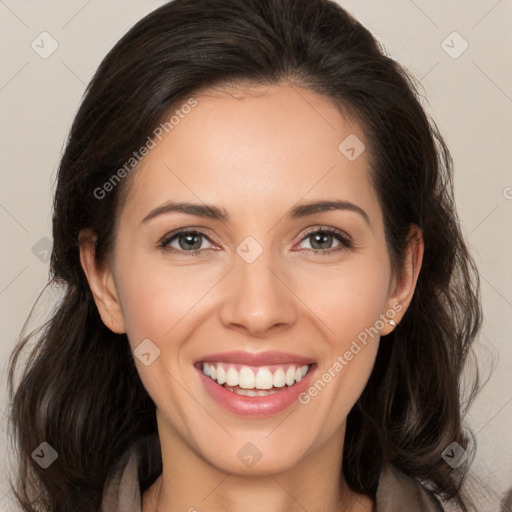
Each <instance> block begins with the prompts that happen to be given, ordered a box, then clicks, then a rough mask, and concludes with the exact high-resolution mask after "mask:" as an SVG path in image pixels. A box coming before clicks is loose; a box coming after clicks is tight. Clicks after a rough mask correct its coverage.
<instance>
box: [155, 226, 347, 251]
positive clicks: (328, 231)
mask: <svg viewBox="0 0 512 512" xmlns="http://www.w3.org/2000/svg"><path fill="white" fill-rule="evenodd" d="M317 233H323V234H325V235H332V236H333V237H334V238H335V239H336V240H338V241H339V242H340V243H341V245H339V246H338V247H335V248H334V249H308V250H309V251H311V252H313V254H315V255H319V254H320V255H321V254H332V253H336V252H340V251H345V250H347V249H350V248H351V247H352V242H351V241H350V239H349V238H348V237H347V236H346V235H345V233H343V231H341V230H339V229H336V228H324V227H316V228H312V229H310V230H309V231H307V232H306V233H305V234H304V236H303V237H302V238H301V240H300V241H301V242H302V241H303V240H305V239H306V238H309V237H310V236H312V235H315V234H317ZM181 235H200V236H203V237H205V238H206V239H207V240H208V241H210V242H211V240H210V239H209V238H208V235H207V234H206V233H204V232H202V231H201V230H199V229H188V228H183V229H179V230H177V231H173V232H172V233H169V234H168V235H166V236H165V237H164V238H163V239H162V240H161V241H160V242H159V248H161V249H164V250H166V251H169V252H173V253H177V254H186V255H187V256H207V255H208V254H210V253H212V252H213V251H214V249H194V250H192V251H184V250H179V249H175V248H170V247H169V244H170V243H171V242H172V241H173V240H174V239H176V238H178V237H179V236H181ZM211 243H213V242H211Z"/></svg>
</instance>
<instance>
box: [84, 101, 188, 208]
mask: <svg viewBox="0 0 512 512" xmlns="http://www.w3.org/2000/svg"><path fill="white" fill-rule="evenodd" d="M197 105H198V101H197V99H196V98H189V99H188V100H187V101H186V102H185V103H183V104H182V105H181V107H180V108H179V109H176V110H175V111H174V112H173V114H172V115H171V116H169V118H168V119H167V121H165V122H163V123H160V124H159V125H158V126H157V127H156V128H155V129H154V130H153V132H152V136H148V138H147V139H146V142H145V144H143V145H142V146H141V147H140V148H139V150H138V151H134V152H133V156H131V157H130V158H129V159H128V160H127V161H126V162H125V164H124V165H123V166H122V167H120V168H119V169H118V170H117V171H116V172H115V173H114V174H113V175H112V176H111V177H110V178H109V179H108V180H107V181H105V183H103V185H102V186H101V187H96V188H95V189H94V192H93V194H94V197H95V198H96V199H98V200H101V199H104V198H105V197H106V196H107V194H108V193H109V192H112V190H114V189H115V187H116V186H117V185H118V184H119V183H120V182H121V181H122V180H123V178H125V177H126V176H127V175H129V174H130V172H131V171H132V170H133V169H134V168H135V167H136V166H137V165H138V164H139V163H140V161H141V160H142V159H143V158H144V157H145V156H147V155H148V154H149V152H150V151H151V150H152V149H155V148H156V145H157V142H156V140H155V139H158V141H161V140H162V138H163V136H164V134H168V133H171V131H172V130H174V128H175V127H176V126H177V125H178V124H179V123H180V122H181V120H182V119H185V117H186V116H187V115H188V114H190V112H191V111H192V109H193V108H194V107H197Z"/></svg>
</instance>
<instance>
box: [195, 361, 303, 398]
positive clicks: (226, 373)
mask: <svg viewBox="0 0 512 512" xmlns="http://www.w3.org/2000/svg"><path fill="white" fill-rule="evenodd" d="M238 368H239V370H238V371H237V369H236V368H235V367H234V366H233V365H229V364H228V363H203V373H204V374H205V375H206V376H207V377H210V378H211V379H213V380H215V381H216V382H217V383H218V384H220V385H223V384H225V387H226V388H227V389H229V388H231V387H236V386H239V387H240V388H241V390H237V391H240V393H239V394H242V395H245V394H246V393H245V392H244V391H251V393H249V394H247V396H265V395H258V392H257V391H252V390H255V389H256V390H261V391H265V390H271V389H272V388H273V387H274V388H282V387H284V386H293V385H294V384H295V382H299V381H301V380H302V379H303V378H304V376H305V375H306V374H307V373H308V370H309V368H310V367H309V365H304V366H297V365H294V364H290V365H285V368H286V370H285V368H283V367H282V366H279V367H277V368H275V367H274V368H275V369H274V371H273V372H272V371H271V370H270V369H269V368H267V367H262V368H254V367H249V366H238ZM231 391H233V390H231ZM273 392H275V390H274V391H273ZM253 393H255V394H253ZM265 394H269V393H268V392H265Z"/></svg>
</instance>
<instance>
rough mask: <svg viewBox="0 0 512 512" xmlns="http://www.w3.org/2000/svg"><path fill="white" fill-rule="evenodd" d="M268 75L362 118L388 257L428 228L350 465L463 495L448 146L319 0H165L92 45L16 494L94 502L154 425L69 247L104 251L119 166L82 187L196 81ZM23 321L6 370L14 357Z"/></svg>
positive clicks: (348, 449)
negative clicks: (46, 455) (449, 454)
mask: <svg viewBox="0 0 512 512" xmlns="http://www.w3.org/2000/svg"><path fill="white" fill-rule="evenodd" d="M281 82H289V83H292V84H294V85H295V86H297V87H302V88H308V89H310V90H313V91H315V92H317V93H320V94H323V95H325V96H327V97H328V98H330V99H331V100H332V101H333V102H334V103H335V104H336V105H339V107H340V109H342V110H343V111H344V112H349V113H350V114H351V115H352V116H353V117H354V118H355V119H357V121H358V122H359V123H360V125H361V126H362V128H363V131H364V132H365V134H366V136H367V137H368V140H369V143H370V155H371V160H372V170H371V172H372V174H371V178H372V182H373V184H374V186H375V189H376V191H377V194H378V197H379V201H380V205H381V208H382V211H383V215H384V219H385V234H386V241H387V245H388V250H389V255H390V260H391V262H392V264H393V269H394V270H395V271H398V270H400V268H401V266H402V264H403V261H404V254H405V249H406V247H407V243H408V237H407V235H408V232H409V227H410V226H411V224H416V225H418V226H419V227H420V228H421V229H422V231H423V240H424V244H425V254H424V260H423V265H422V269H421V272H420V275H419V279H418V282H417V287H416V290H415V293H414V296H413V299H412V303H411V304H410V307H409V309H408V311H407V312H406V314H405V316H404V318H403V321H402V322H401V323H400V325H398V326H397V328H396V329H395V330H394V331H393V332H392V333H391V334H390V335H389V336H387V337H386V338H385V339H383V340H382V343H381V344H380V348H379V352H378V355H377V361H376V364H375V368H374V371H373V373H372V375H371V378H370V380H369V382H368V384H367V386H366V388H365V390H364V392H363V394H362V395H361V397H360V398H359V400H358V401H357V403H356V405H355V407H354V408H353V410H352V411H351V412H350V414H349V417H348V424H347V433H346V441H345V449H344V454H343V470H344V475H345V477H346V479H347V482H348V483H349V485H350V486H351V487H352V488H353V489H354V490H357V491H359V492H361V493H364V494H367V495H369V496H374V495H375V492H376V486H377V482H378V477H379V473H380V471H381V469H382V467H383V465H384V464H387V463H392V464H394V465H396V466H397V467H398V468H399V469H401V470H402V471H403V472H405V473H406V474H408V475H410V476H412V477H415V478H417V479H418V480H420V481H422V482H423V483H424V484H426V485H427V486H429V487H430V488H431V489H433V491H434V492H436V493H437V494H438V495H439V496H442V497H444V498H446V499H453V500H454V502H456V503H457V504H458V505H459V506H460V508H461V509H462V510H468V508H467V505H465V504H464V499H463V497H462V492H461V490H460V487H461V483H462V481H463V478H464V472H465V469H464V468H465V467H466V466H467V465H465V466H461V468H459V469H458V470H456V471H455V470H453V469H452V468H451V467H450V466H448V465H447V464H446V463H445V462H444V461H443V460H442V458H441V453H442V451H443V450H444V449H445V448H446V447H447V446H448V445H449V444H450V443H452V442H454V441H455V442H457V443H459V444H460V445H461V446H463V447H467V446H468V435H467V434H466V433H465V431H464V429H463V426H462V412H461V411H462V405H463V404H462V402H463V398H464V397H463V396H462V395H461V389H460V384H461V372H462V369H463V367H464V365H465V362H466V360H467V357H468V354H469V348H470V345H471V343H472V341H473V340H474V338H475V336H476V334H477V332H478V330H479V328H480V324H481V306H480V298H479V280H478V273H477V271H476V268H475V264H474V262H473V260H472V258H471V256H470V254H469V252H468V248H467V245H466V243H465V241H464V238H463V235H462V233H461V229H460V227H459V221H458V218H457V214H456V210H455V204H454V195H453V173H452V160H451V157H450V154H449V151H448V149H447V148H446V146H445V143H444V142H443V139H442V138H441V136H440V134H439V132H438V129H437V127H436V125H435V123H434V122H433V121H431V120H430V119H429V118H428V116H427V115H426V114H425V112H424V110H423V108H422V106H421V104H420V102H419V94H418V92H417V89H416V86H415V83H414V81H413V80H412V79H411V78H410V77H409V75H408V74H407V73H406V71H405V70H404V69H403V68H402V67H401V66H400V65H399V64H397V63H396V62H395V61H394V60H392V59H391V58H389V57H388V56H387V55H386V54H385V52H384V51H383V50H382V48H381V47H380V46H379V44H378V43H377V42H376V40H375V39H374V37H373V36H372V35H371V34H370V32H369V31H368V30H367V29H366V28H364V27H363V26H362V25H361V24H360V23H358V22H357V21H356V20H355V19H354V18H353V17H351V16H350V15H349V14H348V13H347V12H345V11H344V10H343V9H342V8H341V7H339V6H338V5H337V4H336V3H334V2H332V1H329V0H175V1H174V2H170V3H168V4H165V5H164V6H162V7H160V8H158V9H157V10H155V11H154V12H152V13H150V14H149V15H148V16H146V17H145V18H144V19H142V20H141V21H139V22H138V23H137V24H136V25H135V26H134V27H133V28H132V29H131V30H130V31H129V32H128V33H127V34H126V35H125V36H124V37H123V38H122V39H121V40H120V41H119V42H118V43H117V44H116V45H115V47H114V48H113V49H112V50H111V51H110V52H109V54H108V55H107V56H106V57H105V59H104V60H103V62H102V63H101V65H100V67H99V69H98V70H97V72H96V74H95V76H94V78H93V79H92V81H91V83H90V84H89V86H88V88H87V91H86V94H85V97H84V99H83V102H82V104H81V106H80V109H79V111H78V113H77V115H76V118H75V120H74V123H73V126H72V129H71V133H70V136H69V139H68V141H67V146H66V149H65V153H64V155H63V157H62V161H61V164H60V167H59V172H58V179H57V186H56V193H55V201H54V214H53V238H54V247H53V252H52V257H51V279H50V284H58V285H60V286H61V287H62V289H63V291H64V297H63V299H62V301H61V302H60V304H59V305H58V307H57V309H56V310H55V311H54V312H53V314H52V316H51V318H50V319H49V320H48V321H47V322H46V324H45V325H44V326H43V327H42V328H41V329H40V330H39V331H37V332H36V333H32V334H25V333H23V334H22V339H21V341H20V342H19V344H18V346H17V347H16V349H15V351H14V352H13V355H12V356H11V367H10V373H9V386H10V396H11V400H12V407H11V421H12V427H13V437H14V438H15V440H16V447H17V451H18V455H19V462H20V466H19V476H18V483H17V484H16V495H17V498H18V500H19V502H20V503H21V504H22V505H23V507H24V510H26V511H30V512H33V511H35V510H41V509H42V510H48V511H59V512H64V511H70V512H71V511H73V512H76V511H93V510H94V511H96V510H98V508H99V506H100V502H101V493H102V490H103V487H104V485H105V482H106V479H107V477H108V473H109V471H110V470H111V469H112V468H115V467H117V466H118V465H119V464H120V461H122V460H124V459H123V455H124V454H126V453H127V451H128V450H129V448H130V447H132V446H134V445H135V444H136V443H139V445H138V446H139V448H140V447H142V446H145V444H144V443H146V441H147V440H148V439H151V437H152V436H153V437H154V436H155V434H156V432H157V430H156V419H155V406H154V403H153V402H152V400H151V399H150V397H149V396H148V394H147V392H146V390H145V389H144V387H143V385H142V383H141V381H140V378H139V376H138V374H137V371H136V367H135V364H134V360H133V356H132V353H131V351H130V347H129V343H128V340H127V338H126V335H118V334H114V333H113V332H111V331H110V330H109V329H107V328H106V327H105V325H104V324H103V323H102V321H101V319H100V316H99V314H98V311H97V309H96V306H95V304H94V301H93V298H92V294H91V292H90V289H89V286H88V284H87V280H86V277H85V275H84V272H83V270H82V267H81V265H80V261H79V246H78V235H79V232H80V231H81V230H82V229H85V228H91V229H92V230H93V231H94V233H95V234H96V236H97V244H96V258H97V260H98V261H99V262H101V261H103V260H104V259H105V258H106V257H107V256H108V254H109V251H110V250H111V248H112V244H113V242H114V240H115V227H116V213H117V212H118V210H119V207H120V205H122V195H121V192H122V190H123V189H124V188H126V181H128V180H127V179H125V180H124V181H123V182H121V183H119V184H118V185H117V186H115V187H113V190H111V191H109V193H107V194H105V195H104V197H102V198H101V199H100V198H98V197H97V194H96V195H95V193H94V192H95V190H97V189H98V187H102V186H103V184H104V183H106V182H107V181H108V180H109V179H110V178H111V177H112V176H113V175H114V174H115V173H116V172H117V171H118V169H120V168H121V167H123V165H124V164H125V162H127V161H128V160H129V159H130V157H131V156H132V154H133V152H134V151H135V150H137V149H138V148H140V147H141V146H142V145H143V144H144V142H145V141H146V140H147V138H148V136H151V134H152V133H153V130H154V129H155V128H156V127H157V126H158V125H159V123H160V122H161V121H162V119H163V117H164V116H165V115H168V113H169V112H170V111H172V109H174V108H176V107H177V106H179V105H180V103H181V102H183V101H185V100H186V99H187V98H189V97H190V96H191V95H193V94H196V93H197V92H198V91H200V90H204V89H205V88H209V87H212V86H223V85H228V84H235V85H236V84H239V83H249V84H278V83H281ZM36 334H37V335H38V339H37V343H36V345H35V348H34V349H33V350H32V352H31V354H30V357H29V359H28V362H27V363H26V366H25V367H24V370H23V372H22V375H21V377H20V381H19V383H15V380H16V379H15V370H16V367H17V364H19V358H20V356H21V355H22V352H23V349H24V348H25V347H26V344H27V342H28V341H29V340H31V339H32V338H35V336H36ZM475 382H476V377H475ZM473 391H474V388H472V387H470V388H469V395H470V396H471V394H472V392H473ZM43 441H46V442H48V443H49V444H50V445H51V446H52V447H53V448H54V449H55V450H56V451H57V452H58V455H59V457H58V459H57V461H56V462H55V463H53V464H52V465H51V466H50V467H49V468H48V469H42V468H41V467H40V466H39V465H38V464H37V463H35V462H34V460H33V459H32V457H31V453H32V452H33V451H34V449H35V448H36V447H37V446H39V445H40V443H41V442H43ZM140 452H141V457H142V459H141V466H140V471H139V474H140V477H141V480H142V488H143V489H145V488H146V487H148V486H149V485H150V483H151V482H153V481H154V480H155V478H156V477H157V476H158V474H159V473H160V472H161V470H162V467H161V460H160V458H159V457H158V449H157V450H156V451H155V450H153V451H151V450H146V449H142V448H140Z"/></svg>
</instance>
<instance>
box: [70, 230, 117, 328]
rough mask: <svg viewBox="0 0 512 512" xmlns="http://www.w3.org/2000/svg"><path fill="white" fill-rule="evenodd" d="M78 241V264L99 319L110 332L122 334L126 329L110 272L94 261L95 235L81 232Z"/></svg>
mask: <svg viewBox="0 0 512 512" xmlns="http://www.w3.org/2000/svg"><path fill="white" fill-rule="evenodd" d="M78 240H79V247H80V263H81V264H82V268H83V270H84V273H85V275H86V277H87V281H88V283H89V287H90V289H91V292H92V295H93V298H94V302H95V303H96V307H97V308H98V312H99V314H100V316H101V319H102V320H103V323H104V324H105V325H106V326H107V327H108V328H109V329H110V330H111V331H113V332H115V333H117V334H124V333H125V332H126V329H125V325H124V319H123V314H122V309H121V303H120V301H119V297H118V293H117V289H116V286H115V282H114V277H113V275H112V271H111V269H110V268H109V265H107V264H103V265H99V264H98V262H97V260H96V250H95V246H96V235H95V234H94V233H93V232H92V231H91V230H88V229H87V230H82V231H81V232H80V235H79V237H78Z"/></svg>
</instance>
